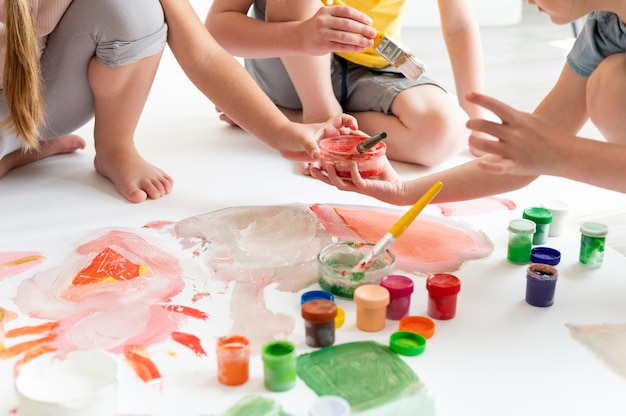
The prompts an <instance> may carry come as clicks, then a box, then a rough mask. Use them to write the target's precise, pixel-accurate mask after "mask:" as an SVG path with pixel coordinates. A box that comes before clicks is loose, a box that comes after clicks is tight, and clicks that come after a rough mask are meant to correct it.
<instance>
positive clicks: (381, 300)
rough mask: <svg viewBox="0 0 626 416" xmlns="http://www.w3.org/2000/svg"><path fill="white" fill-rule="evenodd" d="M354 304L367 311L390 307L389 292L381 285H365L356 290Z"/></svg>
mask: <svg viewBox="0 0 626 416" xmlns="http://www.w3.org/2000/svg"><path fill="white" fill-rule="evenodd" d="M354 303H356V304H357V305H358V306H360V307H362V308H366V309H377V308H385V307H387V305H389V291H388V290H387V289H385V288H384V287H382V286H380V285H363V286H359V287H357V288H356V289H355V290H354Z"/></svg>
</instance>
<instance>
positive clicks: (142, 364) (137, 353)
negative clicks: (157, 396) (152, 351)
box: [124, 345, 161, 382]
mask: <svg viewBox="0 0 626 416" xmlns="http://www.w3.org/2000/svg"><path fill="white" fill-rule="evenodd" d="M143 354H144V353H143V351H142V350H141V348H140V347H137V346H135V345H127V346H125V347H124V357H126V360H127V361H128V363H129V364H130V366H131V367H132V368H133V370H134V371H135V374H137V376H138V377H139V378H140V379H142V380H143V381H144V382H148V381H152V380H154V379H157V378H161V373H160V372H159V370H158V368H157V367H156V365H155V364H154V363H153V362H152V360H150V359H149V358H148V357H146V356H144V355H143Z"/></svg>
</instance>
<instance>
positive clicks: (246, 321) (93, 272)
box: [0, 204, 493, 382]
mask: <svg viewBox="0 0 626 416" xmlns="http://www.w3.org/2000/svg"><path fill="white" fill-rule="evenodd" d="M401 215H402V212H400V211H397V210H391V209H383V208H371V207H362V206H335V205H326V204H315V205H305V204H293V205H278V206H242V207H232V208H226V209H222V210H218V211H213V212H209V213H206V214H202V215H198V216H194V217H191V218H187V219H184V220H182V221H178V222H163V221H159V222H153V223H150V224H147V225H146V226H144V227H143V228H141V229H127V228H125V229H104V230H95V231H93V232H91V233H89V234H88V235H86V236H85V238H84V239H83V240H82V241H80V242H79V243H78V244H77V245H76V247H75V248H74V249H73V250H71V251H70V252H69V253H68V254H67V256H66V257H65V258H64V259H61V260H58V259H46V258H45V253H31V252H29V253H12V254H11V253H9V254H6V253H5V256H4V257H0V259H3V260H2V264H3V268H2V269H0V272H1V273H3V274H2V275H1V276H0V277H1V278H4V279H8V278H11V276H17V275H20V276H21V275H22V274H24V275H25V276H26V277H25V278H24V279H23V280H22V281H21V282H20V283H19V286H18V288H17V292H16V296H15V298H14V299H12V301H13V303H12V304H6V305H4V304H3V305H1V306H3V307H4V309H5V312H6V317H5V318H7V319H5V326H6V345H5V348H4V350H3V351H1V352H0V358H2V359H15V360H16V364H15V366H16V368H18V367H19V366H20V365H21V364H22V363H24V362H26V361H28V360H31V359H33V358H34V357H37V356H39V355H41V354H44V353H49V352H53V351H59V350H63V351H68V350H69V351H71V350H78V349H98V350H104V351H108V352H110V353H114V354H119V355H121V356H123V357H124V358H125V360H126V362H127V363H128V364H129V365H130V367H131V368H132V370H133V371H134V373H135V374H136V375H137V377H138V378H139V379H141V380H143V381H144V382H149V381H154V380H158V379H160V378H161V376H162V375H161V370H160V368H159V366H158V365H157V363H156V361H158V360H156V361H155V360H154V357H153V356H151V355H152V354H153V352H152V349H151V347H154V346H155V345H161V344H163V343H166V342H168V341H174V342H175V343H177V344H180V345H182V346H184V348H186V349H187V350H188V351H189V353H191V354H195V355H196V356H199V357H202V356H205V355H206V351H205V350H206V348H207V345H208V344H209V343H210V342H212V339H213V338H214V337H217V336H220V335H223V334H211V335H212V337H208V336H207V333H205V332H204V331H202V332H203V333H194V331H193V327H194V325H191V324H192V323H195V324H200V325H209V324H210V322H211V320H213V319H221V318H220V317H214V316H213V315H214V314H215V313H217V312H211V311H207V310H206V308H205V307H204V306H205V305H208V304H210V303H212V302H218V301H221V302H224V304H228V305H229V307H230V310H229V311H228V314H229V316H228V319H229V320H230V322H231V324H232V326H231V328H230V332H232V333H243V334H246V336H247V337H248V338H249V339H250V341H251V345H252V346H253V348H256V349H260V347H261V345H262V344H264V343H265V342H268V341H270V340H273V339H277V338H288V337H289V336H290V334H291V333H292V331H293V329H294V318H293V316H290V315H288V314H284V313H280V312H274V311H272V309H271V308H270V306H271V305H267V301H266V298H265V293H266V290H275V291H278V292H281V293H287V294H288V293H294V294H295V293H297V292H299V291H301V290H302V289H304V288H307V287H309V286H311V285H313V284H315V283H316V282H317V263H316V259H317V254H318V253H319V252H320V250H321V249H322V248H323V247H325V246H326V245H328V244H330V243H332V242H336V241H353V242H375V241H377V240H378V239H379V238H380V237H382V235H384V233H385V232H386V231H387V230H388V229H389V228H390V227H391V225H393V224H394V223H395V222H396V221H397V220H398V219H399V217H400V216H401ZM392 250H393V251H394V253H395V254H396V257H397V263H396V270H398V271H402V272H405V273H409V274H413V275H415V276H423V275H426V274H429V273H433V272H451V271H454V270H457V269H458V268H460V267H462V266H463V264H464V263H465V262H467V261H470V260H473V259H479V258H483V257H486V256H488V255H490V254H491V252H492V250H493V245H492V243H491V242H490V240H489V238H488V237H487V236H486V235H484V234H483V233H482V232H480V231H479V230H476V229H474V228H472V227H471V226H469V225H467V224H465V223H462V222H459V221H456V220H453V219H449V218H441V217H430V216H427V215H423V216H421V217H420V218H418V219H417V220H415V221H414V222H413V224H412V225H411V226H410V227H409V228H408V229H407V230H406V231H405V232H404V234H403V235H402V236H401V237H400V238H399V239H398V240H397V241H396V242H395V244H394V245H393V247H392ZM20 259H26V260H24V261H21V260H20ZM44 261H45V262H46V263H44V264H43V265H44V266H45V265H47V264H49V267H47V268H45V269H43V270H41V269H40V270H39V271H37V272H36V273H34V274H33V275H30V276H29V275H28V274H27V272H28V267H30V266H32V267H34V266H35V265H40V264H41V262H44Z"/></svg>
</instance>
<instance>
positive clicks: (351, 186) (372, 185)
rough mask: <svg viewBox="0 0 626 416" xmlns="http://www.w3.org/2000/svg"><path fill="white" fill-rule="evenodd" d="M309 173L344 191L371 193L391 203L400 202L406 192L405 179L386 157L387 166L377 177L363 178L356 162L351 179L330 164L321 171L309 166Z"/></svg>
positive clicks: (351, 169) (353, 163)
mask: <svg viewBox="0 0 626 416" xmlns="http://www.w3.org/2000/svg"><path fill="white" fill-rule="evenodd" d="M308 173H309V175H311V176H312V177H314V178H316V179H319V180H321V181H322V182H326V183H327V184H329V185H333V186H335V187H337V189H340V190H342V191H349V192H357V193H361V194H364V195H369V196H371V197H374V198H376V199H379V200H381V201H384V202H389V203H391V204H399V203H400V200H401V196H402V195H403V194H404V193H405V192H406V190H405V183H404V181H402V179H400V177H399V176H398V174H397V173H396V171H395V170H394V169H393V167H392V166H391V164H390V163H389V160H388V159H387V158H385V166H384V168H383V171H382V173H381V174H380V176H379V177H378V178H375V179H363V178H362V177H361V175H360V174H359V168H358V166H357V164H356V162H352V165H351V166H350V175H351V177H350V180H346V179H345V178H344V179H342V178H340V177H339V176H337V172H336V171H335V169H334V167H333V166H332V165H330V166H328V168H327V171H326V172H323V171H321V170H320V169H319V168H317V167H314V166H309V172H308Z"/></svg>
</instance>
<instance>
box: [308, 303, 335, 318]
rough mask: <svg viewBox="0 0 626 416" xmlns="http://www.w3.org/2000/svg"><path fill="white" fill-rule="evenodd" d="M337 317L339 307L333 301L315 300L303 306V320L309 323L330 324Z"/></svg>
mask: <svg viewBox="0 0 626 416" xmlns="http://www.w3.org/2000/svg"><path fill="white" fill-rule="evenodd" d="M336 316H337V305H335V302H333V301H332V300H327V299H315V300H310V301H308V302H306V303H305V304H304V305H302V318H304V320H306V321H309V322H328V321H332V320H334V319H335V317H336Z"/></svg>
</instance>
